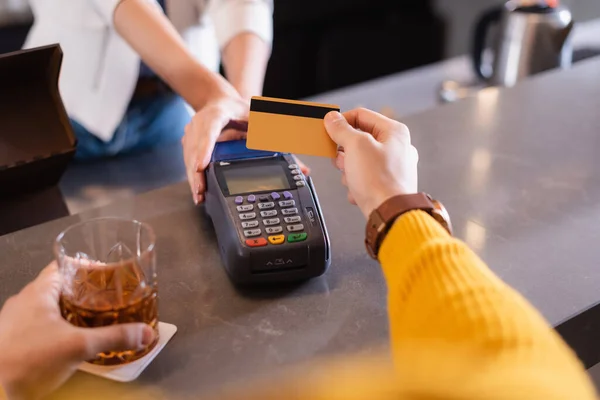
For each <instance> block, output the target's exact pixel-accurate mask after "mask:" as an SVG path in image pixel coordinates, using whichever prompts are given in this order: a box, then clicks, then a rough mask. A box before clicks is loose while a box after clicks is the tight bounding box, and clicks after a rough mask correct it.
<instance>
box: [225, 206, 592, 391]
mask: <svg viewBox="0 0 600 400" xmlns="http://www.w3.org/2000/svg"><path fill="white" fill-rule="evenodd" d="M380 261H381V265H382V267H383V271H384V274H385V278H386V281H387V284H388V291H389V293H388V309H389V320H390V329H391V338H390V339H391V346H392V353H393V357H392V358H393V367H392V366H391V365H390V363H389V362H387V363H386V361H385V360H381V359H373V358H372V357H368V358H367V357H359V358H353V359H341V360H339V359H338V360H336V361H334V362H328V363H327V364H323V363H317V364H316V365H313V366H311V367H310V368H306V367H302V368H300V369H299V370H298V371H297V372H296V373H294V374H292V375H293V376H294V378H292V380H289V381H286V380H285V379H283V380H282V379H271V380H267V381H264V382H263V383H262V385H260V389H259V390H258V391H245V392H244V393H242V394H238V395H234V396H231V397H227V396H226V398H229V399H234V398H235V399H238V398H239V399H242V398H243V399H252V400H254V399H262V400H265V399H269V400H271V399H286V400H290V399H298V400H299V399H305V400H306V399H310V400H359V399H361V400H392V399H394V400H559V399H560V400H592V399H595V398H596V397H595V391H594V388H593V386H592V384H591V381H590V380H589V379H588V377H587V374H586V372H585V370H584V369H583V367H582V366H581V364H580V363H579V361H578V360H577V358H576V357H575V355H574V353H573V352H572V351H571V350H570V349H569V348H568V347H567V345H566V344H565V343H564V342H563V341H562V340H561V338H560V337H559V336H558V335H557V334H556V333H555V331H554V330H553V329H552V328H551V327H550V326H549V325H548V324H547V323H546V322H545V321H544V319H543V318H542V317H541V316H540V314H539V313H538V312H537V311H536V310H535V309H534V308H533V307H532V306H530V305H529V304H528V302H527V301H526V300H524V299H523V298H522V297H521V296H520V295H519V294H518V293H516V292H515V291H514V290H512V289H511V288H510V287H508V286H507V285H506V284H504V283H503V282H502V281H501V280H500V279H498V278H497V277H496V276H495V275H494V274H493V273H492V272H491V271H490V270H489V269H488V268H487V267H486V265H485V264H484V263H483V262H482V261H481V260H480V259H479V258H478V257H477V256H476V255H475V254H474V253H473V252H472V251H471V250H469V248H468V247H467V246H466V245H465V244H463V243H462V242H460V241H459V240H457V239H454V238H452V237H450V236H449V235H448V234H447V233H446V231H445V230H443V229H442V227H441V226H440V225H439V224H438V223H437V222H435V221H434V220H433V218H431V217H430V216H429V215H427V214H426V213H423V212H421V211H415V212H410V213H407V214H405V215H403V216H402V217H401V218H399V219H398V220H397V221H396V223H395V224H394V226H393V227H392V229H391V230H390V232H389V233H388V235H387V238H386V239H385V241H384V243H383V245H382V248H381V251H380Z"/></svg>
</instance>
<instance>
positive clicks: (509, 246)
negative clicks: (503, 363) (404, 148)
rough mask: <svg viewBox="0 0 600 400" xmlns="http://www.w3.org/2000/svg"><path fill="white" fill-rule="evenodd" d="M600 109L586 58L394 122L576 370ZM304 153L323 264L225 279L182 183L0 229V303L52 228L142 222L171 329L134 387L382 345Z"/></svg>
mask: <svg viewBox="0 0 600 400" xmlns="http://www.w3.org/2000/svg"><path fill="white" fill-rule="evenodd" d="M599 109H600V59H595V60H591V61H587V62H583V63H581V64H580V65H578V66H577V67H576V68H574V69H573V70H571V71H566V72H560V73H556V72H555V73H548V74H543V75H540V76H538V77H535V78H533V79H531V80H529V81H527V82H525V83H523V84H522V85H519V86H518V87H516V88H513V89H505V90H498V89H488V90H486V91H484V92H482V93H480V94H479V95H478V96H477V97H475V98H472V99H468V100H465V101H462V102H460V103H456V104H451V105H446V106H443V107H440V108H437V109H434V110H430V111H427V112H425V113H422V114H417V115H414V116H411V117H408V118H407V119H406V123H407V124H408V125H409V127H410V128H411V131H412V135H413V140H414V142H415V144H416V146H417V147H418V148H419V150H420V155H421V164H420V181H421V189H423V190H426V191H428V192H430V193H432V194H433V195H434V196H436V197H438V198H440V199H441V200H443V201H444V202H445V204H446V206H447V207H448V208H449V210H450V212H451V214H452V216H453V219H454V225H455V230H456V233H457V236H458V237H460V238H461V239H464V240H465V241H466V242H467V243H468V244H469V245H471V246H472V247H473V248H474V250H475V251H477V252H478V253H479V254H480V255H481V256H482V257H483V258H484V260H485V261H486V262H488V263H489V265H490V266H491V268H492V269H493V270H494V271H495V272H496V273H498V274H499V275H500V276H501V277H502V278H504V279H505V280H506V281H507V282H508V283H510V284H511V285H513V286H514V287H515V288H516V289H517V290H519V291H520V292H521V293H522V294H523V295H524V296H525V297H527V298H528V299H529V300H530V301H531V302H532V303H533V304H534V305H535V306H536V307H538V308H539V309H540V311H541V312H542V314H543V315H544V316H545V317H546V318H547V319H548V320H549V321H550V323H552V324H553V325H554V326H557V327H558V328H559V331H561V327H565V328H564V329H563V331H561V333H562V334H563V336H565V338H566V339H567V341H568V342H569V344H571V345H572V346H573V347H574V348H576V350H577V351H578V352H579V354H580V355H581V356H582V357H583V358H585V361H586V364H587V365H588V366H591V365H593V364H595V363H596V362H598V361H600V351H598V343H597V342H598V340H597V338H598V337H600V317H599V316H598V312H599V311H600V307H599V306H597V304H598V302H599V301H600V268H598V260H599V259H600V247H599V246H598V241H599V240H600V228H599V225H598V220H600V174H598V172H597V171H598V170H599V169H600V158H598V155H597V154H598V148H599V147H600V135H599V134H600V114H599V113H598V110H599ZM169 151H171V152H172V153H171V154H172V157H173V158H175V157H177V156H178V151H179V150H178V149H176V148H172V149H170V150H169V149H164V150H163V152H164V153H165V154H166V153H168V152H169ZM165 157H167V158H169V157H168V156H167V154H166V155H165ZM306 161H307V162H308V163H309V164H310V165H311V167H312V169H313V178H314V180H315V183H316V186H317V189H318V192H319V195H320V198H321V203H322V207H323V210H324V214H325V219H326V221H327V226H328V229H329V232H330V235H331V240H332V249H333V262H332V266H331V269H330V271H329V272H328V273H327V274H326V275H325V276H323V277H321V278H318V279H315V280H313V281H310V282H308V283H305V284H303V285H300V286H296V287H287V288H280V289H278V290H277V291H275V292H271V293H266V292H262V293H242V292H239V291H237V290H236V289H234V288H233V287H232V285H231V284H230V283H229V281H228V279H227V277H226V275H225V272H224V270H223V268H222V266H221V261H220V258H219V254H218V252H217V249H216V246H215V238H214V235H213V233H212V228H211V225H210V223H209V221H208V220H207V218H206V216H205V215H204V213H203V209H202V208H195V207H193V206H192V204H191V201H190V196H189V193H188V189H187V186H186V184H184V183H180V184H177V185H174V186H168V187H166V188H163V189H160V190H158V191H154V192H150V193H147V194H144V195H141V196H135V197H124V198H122V199H121V200H119V201H118V202H115V203H113V204H112V205H110V206H107V207H103V208H100V209H97V210H92V211H89V212H85V213H83V214H81V215H75V216H72V217H69V218H66V219H61V220H57V221H53V222H50V223H48V224H44V225H39V226H36V227H33V228H30V229H27V230H24V231H20V232H17V233H14V234H11V235H7V236H3V237H0V254H2V256H3V257H2V260H1V261H0V263H1V264H0V302H1V301H4V300H5V299H6V297H8V296H9V295H11V294H13V293H16V292H17V291H18V290H19V289H20V288H21V287H22V286H23V285H24V284H25V283H26V282H27V281H29V280H30V279H31V278H32V277H33V276H34V275H35V274H36V273H37V272H38V271H39V270H40V269H41V268H42V267H43V266H44V265H45V264H46V263H47V262H48V261H49V260H50V259H51V257H52V254H51V242H52V240H53V238H54V237H55V236H56V235H57V233H58V232H59V231H60V230H61V229H64V228H65V227H67V226H68V225H71V224H73V223H75V222H77V221H80V220H83V219H87V218H91V217H95V216H121V217H127V218H137V219H141V220H143V221H146V222H148V223H150V224H151V225H152V226H153V227H154V228H155V230H156V232H157V234H158V265H159V271H160V275H159V279H160V315H161V320H163V321H166V322H170V323H174V324H175V325H177V326H178V328H179V332H178V333H177V335H176V336H175V338H174V339H173V340H172V342H171V343H169V344H168V345H167V347H166V348H165V350H164V351H163V352H162V353H161V354H160V355H159V356H158V357H157V359H156V360H155V361H154V362H153V363H152V364H151V365H150V366H149V368H148V369H147V370H146V372H145V373H144V374H143V375H142V376H141V378H140V380H139V381H138V383H139V385H141V386H142V387H145V386H152V387H160V388H162V389H164V390H167V391H168V392H169V394H170V396H177V395H188V394H189V395H191V394H195V393H202V392H205V391H207V390H210V389H211V388H214V387H216V386H219V385H222V384H224V383H226V382H234V381H239V380H245V379H248V378H250V377H252V376H255V375H263V374H271V373H276V372H277V371H279V370H280V369H281V366H282V365H290V364H295V363H297V362H301V361H306V360H311V359H313V358H315V357H318V356H322V355H331V354H347V353H352V352H357V351H361V352H362V351H364V352H373V351H376V350H378V349H381V348H382V347H383V348H385V347H386V341H387V322H386V303H385V298H386V290H385V284H384V281H383V278H382V275H381V272H380V270H379V269H378V266H377V265H376V264H375V263H374V262H372V261H371V260H369V258H368V257H367V255H366V253H365V251H364V247H363V243H362V240H363V234H364V220H363V218H362V217H361V216H360V214H359V212H358V210H357V209H355V208H354V207H352V206H350V205H349V204H347V202H346V195H345V191H344V188H343V186H342V185H341V184H340V183H339V175H338V172H337V171H336V170H334V168H333V167H332V166H331V164H330V162H329V160H324V159H316V158H307V160H306ZM145 167H146V165H144V164H138V170H140V171H143V170H144V168H145ZM329 180H331V181H332V183H329V182H328V183H327V184H325V182H326V181H329ZM78 385H83V386H85V385H92V386H94V387H95V388H96V389H98V390H102V389H103V388H105V387H106V386H107V385H109V384H108V383H107V382H106V381H102V380H100V379H96V378H91V377H89V376H85V375H83V374H78V375H77V376H76V377H75V378H74V379H73V380H71V381H70V382H69V384H68V385H67V387H66V389H67V390H68V389H69V388H70V389H74V388H77V387H78ZM86 387H87V386H86ZM138 387H139V386H130V387H127V390H131V391H134V390H137V388H138Z"/></svg>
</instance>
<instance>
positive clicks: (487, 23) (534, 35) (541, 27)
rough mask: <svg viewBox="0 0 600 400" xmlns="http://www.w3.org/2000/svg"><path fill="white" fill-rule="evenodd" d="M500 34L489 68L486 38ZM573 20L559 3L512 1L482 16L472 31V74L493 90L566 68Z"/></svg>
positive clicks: (556, 0) (526, 0) (547, 0)
mask: <svg viewBox="0 0 600 400" xmlns="http://www.w3.org/2000/svg"><path fill="white" fill-rule="evenodd" d="M493 25H499V31H498V34H497V35H496V40H495V41H494V45H493V47H492V52H493V55H494V61H493V63H492V67H491V68H490V66H489V65H485V64H484V62H483V59H484V57H483V55H484V51H485V50H486V43H487V36H488V32H489V30H490V28H491V27H492V26H493ZM573 26H574V23H573V17H572V14H571V12H570V11H569V10H568V9H567V8H566V7H564V6H561V5H559V1H558V0H545V1H542V0H520V1H517V0H512V1H509V2H508V3H506V4H504V5H503V6H501V7H499V8H496V9H493V10H491V11H489V12H487V13H486V14H484V15H483V16H482V18H481V19H480V21H479V22H478V24H477V26H476V29H475V37H474V41H473V66H474V69H475V73H476V74H477V75H478V76H479V77H480V78H481V79H483V80H484V81H486V82H487V83H488V84H490V85H494V86H513V85H515V84H516V83H517V82H519V81H520V80H522V79H523V78H526V77H528V76H530V75H533V74H536V73H539V72H543V71H546V70H549V69H554V68H568V67H570V66H571V64H572V60H573V46H572V42H571V32H572V31H573Z"/></svg>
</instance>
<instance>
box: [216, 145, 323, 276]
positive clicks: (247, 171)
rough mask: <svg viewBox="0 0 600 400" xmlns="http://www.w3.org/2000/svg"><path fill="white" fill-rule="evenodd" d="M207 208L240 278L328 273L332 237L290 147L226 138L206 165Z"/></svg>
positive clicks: (232, 268)
mask: <svg viewBox="0 0 600 400" xmlns="http://www.w3.org/2000/svg"><path fill="white" fill-rule="evenodd" d="M206 184H207V192H206V210H207V212H208V215H209V216H210V218H211V219H212V222H213V225H214V228H215V231H216V234H217V240H218V245H219V250H220V253H221V258H222V259H223V262H224V264H225V268H226V270H227V273H228V274H229V276H230V278H231V280H232V281H233V282H235V283H237V284H253V283H277V282H293V281H301V280H306V279H309V278H313V277H317V276H320V275H322V274H323V273H324V272H325V271H326V270H327V268H328V267H329V264H330V262H331V257H330V244H329V237H328V235H327V229H326V228H325V221H324V219H323V215H322V213H321V209H320V206H319V201H318V198H317V194H316V191H315V188H314V186H313V184H312V180H311V179H310V177H305V176H304V175H303V173H302V171H301V170H300V168H299V167H298V165H296V163H295V159H294V157H293V156H292V155H290V154H284V153H276V152H264V151H256V150H249V149H248V148H247V147H246V141H245V140H238V141H230V142H220V143H217V144H216V146H215V150H214V152H213V156H212V160H211V163H210V165H209V167H208V169H207V170H206Z"/></svg>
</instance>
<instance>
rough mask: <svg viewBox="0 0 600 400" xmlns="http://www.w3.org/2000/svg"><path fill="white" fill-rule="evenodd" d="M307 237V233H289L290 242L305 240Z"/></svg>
mask: <svg viewBox="0 0 600 400" xmlns="http://www.w3.org/2000/svg"><path fill="white" fill-rule="evenodd" d="M307 237H308V234H307V233H292V234H290V235H288V242H290V243H294V242H303V241H305V240H306V238H307Z"/></svg>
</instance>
